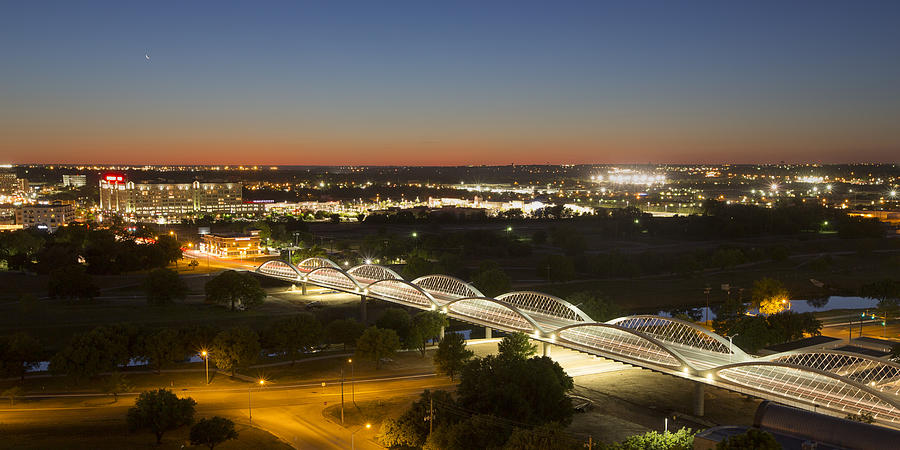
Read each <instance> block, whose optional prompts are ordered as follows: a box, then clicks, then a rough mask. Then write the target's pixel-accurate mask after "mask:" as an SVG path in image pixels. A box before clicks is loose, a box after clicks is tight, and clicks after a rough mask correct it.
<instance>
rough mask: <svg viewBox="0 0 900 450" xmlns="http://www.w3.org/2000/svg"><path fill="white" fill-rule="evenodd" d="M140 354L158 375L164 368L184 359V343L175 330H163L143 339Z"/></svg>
mask: <svg viewBox="0 0 900 450" xmlns="http://www.w3.org/2000/svg"><path fill="white" fill-rule="evenodd" d="M141 353H142V354H143V356H145V357H146V358H147V361H148V362H149V363H150V367H151V368H152V369H154V370H156V373H157V374H158V373H160V372H161V371H162V369H163V368H164V367H168V366H170V365H172V364H173V363H175V362H178V361H181V360H183V359H184V355H185V348H184V342H183V341H182V340H181V336H180V335H179V333H178V331H177V330H174V329H171V328H163V329H161V330H159V331H157V332H156V333H153V334H149V335H146V336H145V337H144V339H143V342H142V345H141Z"/></svg>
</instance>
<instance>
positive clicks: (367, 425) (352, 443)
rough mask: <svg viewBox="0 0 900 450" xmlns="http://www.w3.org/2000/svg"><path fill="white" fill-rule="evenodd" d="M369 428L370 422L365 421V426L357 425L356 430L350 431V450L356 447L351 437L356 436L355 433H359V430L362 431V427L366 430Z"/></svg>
mask: <svg viewBox="0 0 900 450" xmlns="http://www.w3.org/2000/svg"><path fill="white" fill-rule="evenodd" d="M369 428H372V424H371V423H366V424H365V426H363V427H359V429H358V430H356V431H354V432H352V433H350V450H355V449H356V443H355V442H354V440H353V437H354V436H356V433H359V432H360V431H362V430H363V429H366V430H368V429H369Z"/></svg>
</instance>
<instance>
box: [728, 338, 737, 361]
mask: <svg viewBox="0 0 900 450" xmlns="http://www.w3.org/2000/svg"><path fill="white" fill-rule="evenodd" d="M735 336H740V334H734V335H731V336H728V362H729V363H731V362H732V361H734V342H733V341H734V338H735Z"/></svg>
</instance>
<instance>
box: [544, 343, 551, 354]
mask: <svg viewBox="0 0 900 450" xmlns="http://www.w3.org/2000/svg"><path fill="white" fill-rule="evenodd" d="M542 345H543V347H544V356H550V346H551V345H553V344H551V343H549V342H543V343H542Z"/></svg>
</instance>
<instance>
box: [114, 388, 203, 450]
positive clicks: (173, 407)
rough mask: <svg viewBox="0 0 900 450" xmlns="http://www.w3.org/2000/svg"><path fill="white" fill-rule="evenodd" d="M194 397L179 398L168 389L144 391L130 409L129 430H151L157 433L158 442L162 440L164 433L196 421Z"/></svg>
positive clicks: (128, 417)
mask: <svg viewBox="0 0 900 450" xmlns="http://www.w3.org/2000/svg"><path fill="white" fill-rule="evenodd" d="M195 405H197V402H195V401H194V399H192V398H190V397H187V398H178V396H177V395H175V394H173V393H172V391H170V390H168V389H158V390H155V391H144V392H141V395H140V396H138V398H137V400H135V401H134V406H133V407H131V408H129V409H128V416H127V419H128V429H129V431H138V430H145V429H146V430H150V432H151V433H153V434H155V435H156V443H157V444H160V443H161V442H162V437H163V433H165V432H166V431H171V430H174V429H176V428H178V427H181V426H184V425H190V424H191V422H193V421H194V406H195Z"/></svg>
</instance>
